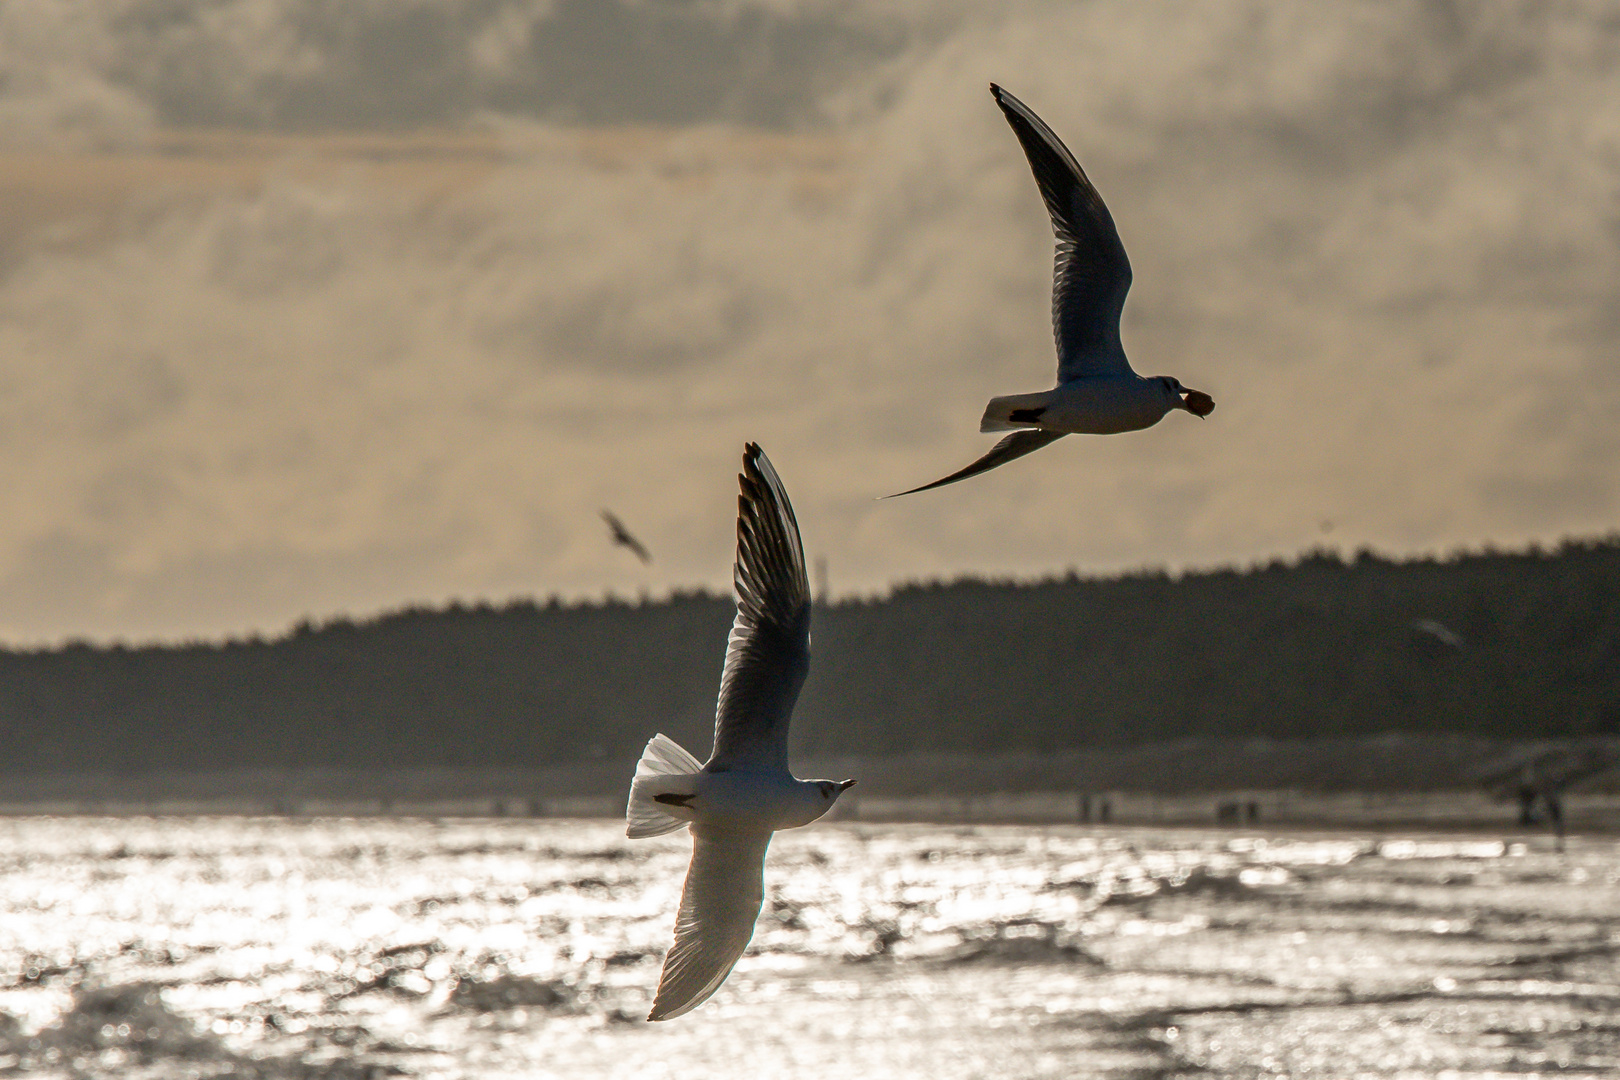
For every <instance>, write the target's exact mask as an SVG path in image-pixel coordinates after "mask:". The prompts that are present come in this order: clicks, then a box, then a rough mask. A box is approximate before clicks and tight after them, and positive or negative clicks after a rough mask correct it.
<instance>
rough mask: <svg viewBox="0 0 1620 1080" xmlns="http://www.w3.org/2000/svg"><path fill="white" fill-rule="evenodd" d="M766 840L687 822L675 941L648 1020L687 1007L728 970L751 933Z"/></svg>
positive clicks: (758, 835)
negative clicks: (687, 854) (687, 851)
mask: <svg viewBox="0 0 1620 1080" xmlns="http://www.w3.org/2000/svg"><path fill="white" fill-rule="evenodd" d="M770 842H771V834H770V833H769V832H730V831H726V830H723V829H713V828H709V827H706V826H700V825H693V826H692V865H691V867H690V868H688V869H687V871H686V887H685V888H684V889H682V890H681V912H680V914H679V915H678V916H676V918H675V945H674V947H673V948H671V949H670V950H669V955H668V956H666V957H664V971H663V974H661V975H660V976H659V977H658V995H657V996H656V997H655V998H654V999H653V1006H652V1011H651V1012H650V1013H648V1014H647V1019H648V1020H670V1019H673V1018H674V1017H677V1016H680V1015H682V1014H684V1013H688V1012H691V1011H692V1010H693V1009H695V1008H697V1007H698V1006H699V1005H701V1004H703V1003H704V1002H705V1001H707V1000H709V997H710V996H711V995H712V994H713V993H714V992H715V991H716V990H718V989H720V984H721V983H723V982H725V981H726V976H727V975H730V974H731V969H732V967H733V966H734V965H735V964H736V963H737V958H738V957H740V956H742V954H743V950H744V949H746V948H748V941H749V939H750V938H752V937H753V936H754V923H755V921H756V920H757V919H758V918H759V906H760V903H761V902H762V901H763V900H764V898H765V849H766V848H767V847H768V846H769V845H770Z"/></svg>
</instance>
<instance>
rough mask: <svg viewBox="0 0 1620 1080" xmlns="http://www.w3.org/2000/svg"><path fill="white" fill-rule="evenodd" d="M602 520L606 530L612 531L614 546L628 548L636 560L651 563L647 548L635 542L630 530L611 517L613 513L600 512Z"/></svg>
mask: <svg viewBox="0 0 1620 1080" xmlns="http://www.w3.org/2000/svg"><path fill="white" fill-rule="evenodd" d="M602 520H603V521H605V522H607V526H608V528H609V529H611V530H612V532H613V542H614V543H615V544H619V545H621V546H623V547H627V548H629V549H630V550H631V551H633V552H635V553H636V558H638V559H640V560H641V561H642V562H644V563H651V562H652V555H651V553H649V552H648V551H647V546H646V545H645V544H643V543H642V542H641V541H640V540H637V539H636V538H635V536H634V535H632V534H631V532H630V530H629V529H627V528H625V527H624V522H622V521H620V520H619V519H618V518H616V517H614V516H613V511H611V510H604V511H602Z"/></svg>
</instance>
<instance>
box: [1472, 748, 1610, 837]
mask: <svg viewBox="0 0 1620 1080" xmlns="http://www.w3.org/2000/svg"><path fill="white" fill-rule="evenodd" d="M1616 765H1620V751H1617V750H1616V748H1615V747H1614V746H1613V745H1610V744H1607V743H1601V742H1587V743H1575V744H1571V745H1567V746H1554V747H1550V748H1547V749H1543V750H1539V751H1535V752H1532V753H1530V754H1521V755H1519V756H1518V757H1516V758H1514V759H1513V760H1511V761H1509V762H1507V763H1505V764H1503V765H1500V766H1498V767H1496V768H1494V769H1491V770H1490V771H1488V772H1487V773H1485V774H1484V775H1483V776H1482V777H1481V778H1480V781H1481V783H1483V784H1484V786H1485V788H1486V790H1488V791H1489V792H1490V793H1491V794H1492V795H1493V796H1494V797H1495V798H1496V799H1497V800H1498V801H1500V802H1513V801H1517V802H1518V804H1519V824H1520V825H1521V826H1526V827H1528V826H1532V825H1539V824H1541V821H1542V814H1543V812H1544V813H1545V816H1546V821H1547V823H1548V824H1549V825H1551V826H1552V829H1553V835H1554V836H1555V837H1557V839H1558V850H1559V851H1562V850H1564V794H1565V792H1567V791H1568V790H1569V789H1570V788H1571V787H1572V786H1574V785H1576V784H1579V783H1580V782H1581V781H1583V780H1587V779H1590V778H1592V777H1594V776H1598V775H1600V774H1602V773H1606V772H1608V771H1609V770H1610V769H1613V768H1614V767H1615V766H1616Z"/></svg>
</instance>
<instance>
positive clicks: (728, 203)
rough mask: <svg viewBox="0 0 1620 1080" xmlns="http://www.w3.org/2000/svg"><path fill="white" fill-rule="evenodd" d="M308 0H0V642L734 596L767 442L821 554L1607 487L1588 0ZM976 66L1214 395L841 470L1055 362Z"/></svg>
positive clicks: (889, 451) (937, 567) (1596, 126)
mask: <svg viewBox="0 0 1620 1080" xmlns="http://www.w3.org/2000/svg"><path fill="white" fill-rule="evenodd" d="M342 10H343V14H342V15H341V16H340V15H338V14H336V9H332V8H330V6H329V5H325V4H323V3H318V2H315V0H237V2H229V3H225V4H218V5H209V6H207V7H203V6H201V5H198V6H195V7H192V6H188V5H185V4H174V3H170V2H164V3H158V2H155V0H154V2H147V0H119V2H114V0H97V2H94V3H90V4H85V3H65V2H60V3H59V2H53V0H33V2H30V3H27V4H16V5H7V6H6V7H4V8H3V9H0V195H4V198H3V199H0V380H3V383H0V385H3V386H4V388H5V391H6V392H5V393H4V395H3V396H0V446H3V447H4V458H3V460H4V461H6V463H7V464H8V466H9V470H10V480H11V482H10V483H9V484H7V485H5V486H4V488H3V489H0V642H3V643H7V644H12V643H35V642H41V641H59V640H62V639H67V638H83V639H90V640H107V639H126V640H131V641H149V640H154V639H177V638H188V637H203V638H217V637H223V636H237V637H240V636H245V635H247V634H250V633H253V632H255V631H257V632H263V633H278V632H280V631H281V630H283V629H284V628H286V627H288V626H290V625H292V624H293V623H295V622H296V621H298V620H299V619H301V618H304V617H310V616H312V617H314V618H316V619H317V620H324V619H327V618H330V617H334V616H338V615H342V614H350V615H354V616H358V617H367V616H369V615H372V614H375V613H377V612H381V611H388V610H395V609H398V608H401V607H404V606H407V605H411V604H431V605H439V604H443V603H445V602H446V601H449V600H451V599H460V600H463V601H466V602H476V601H478V600H480V599H487V600H490V601H492V602H495V603H502V602H505V601H506V600H508V599H510V598H514V597H525V596H538V597H542V598H543V597H546V596H549V595H560V596H563V597H569V598H579V597H592V596H595V597H600V596H602V595H603V594H604V593H607V592H613V593H616V594H618V595H620V596H629V597H635V596H637V595H638V594H640V593H642V592H643V591H646V592H648V593H650V594H652V595H663V594H665V593H666V592H667V591H668V590H669V589H670V588H672V587H695V586H702V587H706V588H709V589H712V590H717V591H718V590H724V589H726V588H727V587H728V583H729V577H730V563H731V547H732V537H733V532H734V519H733V513H734V505H735V492H736V488H735V473H736V471H737V468H738V463H739V460H740V455H741V450H742V445H743V443H744V441H746V440H750V439H753V440H758V441H760V442H761V443H762V444H763V445H764V446H765V448H766V450H767V452H768V453H769V454H770V455H771V458H772V460H773V461H774V462H775V464H776V466H777V469H778V471H779V472H780V473H781V475H782V477H783V479H784V481H785V483H786V484H787V487H788V490H789V492H790V493H791V495H792V497H793V499H794V502H795V505H796V507H797V510H798V516H799V520H800V524H801V526H802V527H803V531H804V536H805V544H806V548H807V551H808V553H809V554H810V555H811V557H812V558H815V557H818V556H820V557H825V558H826V559H827V560H828V563H829V566H830V576H831V584H832V588H833V593H834V595H839V596H842V595H850V594H870V593H873V592H876V591H880V590H883V589H886V588H888V587H890V586H891V585H893V584H895V583H900V582H905V581H916V580H924V579H934V578H953V577H957V576H961V575H985V576H1017V577H1035V576H1041V575H1050V574H1061V573H1063V572H1065V571H1066V570H1068V569H1071V568H1073V569H1075V570H1077V571H1079V572H1081V573H1084V574H1096V573H1108V572H1112V571H1117V570H1126V569H1133V568H1140V567H1158V566H1162V567H1167V568H1170V569H1182V568H1198V567H1210V566H1221V565H1239V566H1241V565H1247V564H1249V563H1252V562H1256V561H1261V562H1263V561H1266V560H1268V559H1270V558H1273V557H1277V556H1282V557H1293V556H1296V555H1297V554H1298V553H1300V552H1302V551H1305V550H1308V549H1310V548H1312V547H1316V546H1326V547H1330V548H1336V549H1339V550H1343V551H1350V550H1354V549H1356V548H1360V547H1364V546H1365V547H1371V548H1373V549H1374V550H1377V551H1379V552H1381V553H1385V554H1388V555H1391V556H1395V557H1404V556H1411V555H1420V554H1427V553H1434V554H1443V553H1447V552H1450V551H1454V550H1457V549H1459V548H1480V547H1482V546H1485V545H1487V544H1494V545H1496V546H1498V547H1518V546H1522V545H1524V544H1528V543H1531V542H1540V543H1544V544H1545V543H1554V542H1556V541H1558V540H1559V539H1561V538H1564V537H1567V536H1594V535H1606V534H1610V533H1612V532H1613V531H1614V530H1615V529H1616V527H1617V524H1620V522H1617V514H1616V507H1617V503H1620V466H1617V464H1616V463H1617V462H1620V431H1617V426H1616V424H1615V423H1614V419H1613V413H1614V411H1615V406H1616V405H1617V404H1620V365H1617V363H1616V349H1615V345H1616V341H1617V338H1620V315H1617V314H1616V313H1617V312H1620V99H1616V97H1615V95H1614V94H1613V92H1612V90H1613V85H1614V77H1615V74H1616V72H1617V70H1620V20H1616V19H1615V18H1614V17H1613V16H1612V14H1609V13H1608V12H1607V9H1606V8H1604V7H1602V6H1600V5H1598V4H1596V3H1591V4H1588V5H1584V6H1583V5H1573V6H1565V7H1561V8H1559V9H1558V10H1556V11H1551V10H1547V9H1543V8H1541V7H1539V6H1535V5H1520V6H1510V5H1503V4H1484V3H1480V4H1460V5H1434V4H1424V3H1417V2H1412V3H1396V4H1372V3H1365V4H1350V5H1340V6H1335V7H1333V8H1331V9H1323V8H1321V7H1319V6H1316V5H1311V4H1308V3H1304V2H1303V0H1294V2H1292V3H1284V4H1280V5H1279V4H1260V3H1242V4H1231V5H1223V6H1220V7H1214V8H1210V7H1199V8H1191V9H1189V8H1186V7H1183V6H1177V5H1173V4H1168V3H1165V4H1153V3H1150V4H1124V3H1093V4H1087V5H1082V6H1077V7H1076V6H1068V5H1055V4H1053V5H1049V4H1044V3H1020V4H1016V5H1012V6H1009V7H1006V8H1003V9H999V10H998V11H996V12H995V13H993V14H988V15H986V14H981V13H979V12H977V11H975V10H974V9H973V8H971V7H970V6H967V5H958V4H954V3H948V2H939V3H929V2H918V3H901V2H895V3H888V4H883V5H877V6H872V5H856V4H852V3H838V2H816V0H804V2H789V0H779V2H771V0H765V2H759V3H743V2H736V3H728V4H724V5H680V4H673V3H654V2H646V3H619V2H605V3H584V2H578V0H558V2H555V3H542V2H527V3H520V2H516V0H476V2H475V0H433V2H429V0H412V2H407V3H398V2H389V3H384V2H381V0H375V2H371V0H368V2H362V3H355V4H350V5H347V6H345V7H344V8H343V9H342ZM992 79H993V80H996V81H1000V82H1003V83H1005V84H1006V85H1007V86H1008V88H1009V89H1011V90H1012V91H1013V92H1015V93H1016V94H1018V95H1019V96H1020V97H1021V98H1023V99H1024V100H1025V101H1026V102H1028V103H1029V104H1030V105H1031V106H1032V107H1033V108H1034V109H1036V110H1037V111H1038V112H1039V113H1041V115H1042V116H1044V117H1045V118H1046V119H1047V121H1048V122H1049V123H1050V124H1051V125H1052V126H1053V128H1054V129H1055V130H1056V131H1057V132H1058V133H1059V134H1060V135H1061V136H1063V138H1064V139H1065V140H1066V141H1067V143H1068V145H1069V146H1070V147H1071V149H1073V150H1074V152H1075V154H1076V155H1077V156H1078V158H1079V159H1080V161H1081V162H1082V164H1083V165H1084V166H1085V167H1086V169H1087V170H1088V172H1089V173H1090V175H1091V177H1092V179H1093V180H1094V181H1095V182H1096V184H1097V186H1098V188H1099V189H1100V191H1101V192H1102V194H1103V196H1104V198H1105V199H1106V200H1107V201H1108V203H1109V205H1110V207H1111V209H1112V210H1113V213H1114V216H1115V218H1116V220H1117V222H1118V225H1119V229H1120V233H1121V236H1122V238H1123V240H1124V242H1125V245H1126V248H1127V250H1128V251H1129V253H1130V255H1131V259H1132V262H1133V265H1134V269H1135V284H1134V286H1133V288H1132V291H1131V296H1130V300H1129V301H1128V303H1127V305H1126V308H1125V327H1124V336H1125V343H1126V348H1127V351H1128V352H1129V354H1130V356H1131V358H1132V361H1133V363H1134V365H1135V367H1136V369H1137V370H1138V371H1140V372H1142V373H1144V374H1157V373H1164V374H1172V375H1175V376H1176V377H1178V378H1179V379H1181V380H1182V382H1184V383H1186V384H1187V385H1189V386H1194V387H1197V388H1199V389H1202V390H1207V391H1208V392H1210V393H1211V394H1213V396H1214V397H1215V399H1216V401H1217V402H1218V407H1217V409H1216V411H1215V413H1214V415H1213V416H1211V417H1210V418H1209V419H1208V420H1207V421H1203V422H1199V421H1197V420H1195V419H1193V418H1192V417H1189V416H1185V415H1182V414H1177V415H1173V416H1170V417H1168V418H1167V419H1166V420H1165V421H1164V422H1163V423H1161V424H1160V425H1159V426H1158V427H1156V428H1153V429H1151V430H1149V431H1146V432H1140V433H1135V434H1132V435H1127V436H1120V437H1113V438H1108V439H1096V438H1081V437H1077V438H1073V439H1066V440H1064V441H1063V442H1060V443H1058V444H1057V445H1055V446H1053V447H1051V448H1050V449H1048V450H1045V451H1043V452H1042V453H1041V454H1040V455H1037V456H1035V457H1031V458H1029V459H1027V460H1024V461H1019V462H1016V463H1014V464H1011V465H1009V466H1007V467H1006V468H1003V469H1000V470H997V471H996V472H994V473H990V474H987V475H986V476H983V477H978V478H976V479H974V480H971V481H968V482H965V483H963V484H960V485H956V486H954V487H950V488H946V489H944V490H941V491H934V492H927V493H923V494H920V495H914V496H909V497H907V498H905V499H899V500H893V501H887V502H879V501H877V497H878V496H881V495H885V494H888V493H890V492H894V491H899V490H903V489H904V488H907V487H911V486H914V485H916V484H919V483H922V482H925V481H928V480H932V479H934V478H936V477H938V476H940V475H943V474H944V473H946V472H949V471H952V470H954V469H956V468H957V467H959V466H961V465H963V464H966V463H967V462H968V461H970V460H972V459H973V458H974V457H976V456H977V455H978V454H980V453H981V452H982V451H983V450H984V449H986V448H987V446H988V445H989V443H990V441H991V440H990V437H989V436H981V435H979V434H978V432H977V420H978V417H979V413H980V411H981V410H982V408H983V405H984V402H985V400H986V399H987V398H988V397H990V396H991V395H994V394H1000V393H1012V392H1019V391H1027V390H1038V389H1044V388H1046V387H1048V386H1050V385H1051V383H1052V379H1053V366H1054V357H1053V350H1052V344H1051V338H1050V328H1049V322H1048V303H1049V296H1050V280H1051V279H1050V268H1051V253H1052V240H1051V235H1050V230H1049V227H1048V225H1047V222H1046V216H1045V212H1044V210H1043V208H1042V206H1041V203H1040V199H1039V197H1038V195H1037V193H1036V190H1035V186H1034V183H1033V182H1032V180H1031V178H1030V176H1029V173H1028V169H1027V167H1026V165H1025V162H1024V159H1023V156H1022V154H1021V153H1020V151H1019V148H1018V145H1017V142H1016V140H1015V139H1014V138H1013V135H1012V133H1011V132H1010V131H1009V130H1008V129H1007V127H1006V125H1005V123H1004V122H1003V120H1002V118H1001V116H1000V114H999V112H998V111H997V110H996V108H995V106H994V104H993V102H992V101H991V99H990V97H989V95H988V94H987V93H986V92H985V87H986V84H987V83H988V82H989V81H991V80H992ZM603 508H607V509H611V510H612V511H614V512H615V513H616V514H618V516H619V517H621V518H622V519H623V521H624V523H625V524H626V526H627V527H628V528H629V529H630V530H631V531H632V532H633V533H635V534H636V535H637V536H638V537H640V538H641V540H642V541H644V542H645V543H646V545H647V546H648V548H649V549H651V552H652V555H653V559H654V561H653V563H652V565H651V566H650V567H643V566H642V564H641V563H640V562H639V561H637V560H636V559H635V557H634V556H632V555H631V554H630V553H629V552H627V551H626V550H624V549H623V548H618V547H614V546H613V545H612V544H610V543H609V540H608V534H607V530H606V528H605V526H604V525H603V523H602V521H601V519H600V518H599V516H598V512H599V511H600V510H601V509H603ZM718 647H719V646H718V644H717V645H716V648H718Z"/></svg>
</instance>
